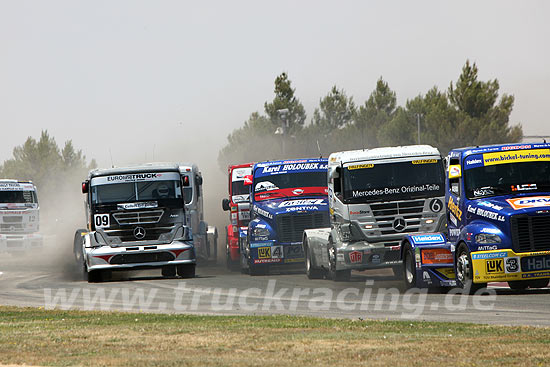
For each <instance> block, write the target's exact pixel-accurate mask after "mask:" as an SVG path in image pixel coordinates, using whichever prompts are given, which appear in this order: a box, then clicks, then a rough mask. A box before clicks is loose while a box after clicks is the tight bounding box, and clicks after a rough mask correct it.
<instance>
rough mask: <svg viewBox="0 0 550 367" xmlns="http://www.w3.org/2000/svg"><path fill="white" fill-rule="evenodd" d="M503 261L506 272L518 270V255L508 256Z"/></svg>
mask: <svg viewBox="0 0 550 367" xmlns="http://www.w3.org/2000/svg"><path fill="white" fill-rule="evenodd" d="M505 263H506V264H505V268H506V273H517V272H519V257H508V258H506V261H505Z"/></svg>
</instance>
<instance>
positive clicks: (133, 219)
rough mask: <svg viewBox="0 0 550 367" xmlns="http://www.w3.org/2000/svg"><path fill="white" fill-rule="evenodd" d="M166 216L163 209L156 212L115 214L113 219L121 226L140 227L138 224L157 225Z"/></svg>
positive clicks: (141, 211)
mask: <svg viewBox="0 0 550 367" xmlns="http://www.w3.org/2000/svg"><path fill="white" fill-rule="evenodd" d="M163 214H164V210H163V209H156V210H132V211H122V212H114V213H113V218H115V220H116V221H117V223H118V224H119V225H120V226H126V225H138V224H140V225H141V224H155V223H158V222H159V221H160V218H162V215H163Z"/></svg>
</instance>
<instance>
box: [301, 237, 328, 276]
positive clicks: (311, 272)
mask: <svg viewBox="0 0 550 367" xmlns="http://www.w3.org/2000/svg"><path fill="white" fill-rule="evenodd" d="M304 244H305V246H304V251H305V255H306V275H307V277H308V278H309V279H323V276H324V275H325V274H324V271H323V270H322V269H318V268H315V267H314V266H313V260H312V259H311V251H310V250H309V246H308V244H307V239H306V240H305V243H304Z"/></svg>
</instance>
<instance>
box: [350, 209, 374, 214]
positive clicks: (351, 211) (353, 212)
mask: <svg viewBox="0 0 550 367" xmlns="http://www.w3.org/2000/svg"><path fill="white" fill-rule="evenodd" d="M349 214H350V215H364V214H369V211H368V210H359V211H356V212H355V211H353V210H350V211H349Z"/></svg>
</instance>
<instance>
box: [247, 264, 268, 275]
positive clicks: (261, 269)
mask: <svg viewBox="0 0 550 367" xmlns="http://www.w3.org/2000/svg"><path fill="white" fill-rule="evenodd" d="M248 273H249V274H250V275H252V276H256V275H267V274H269V265H259V266H258V265H249V266H248Z"/></svg>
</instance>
